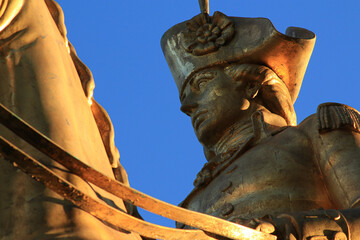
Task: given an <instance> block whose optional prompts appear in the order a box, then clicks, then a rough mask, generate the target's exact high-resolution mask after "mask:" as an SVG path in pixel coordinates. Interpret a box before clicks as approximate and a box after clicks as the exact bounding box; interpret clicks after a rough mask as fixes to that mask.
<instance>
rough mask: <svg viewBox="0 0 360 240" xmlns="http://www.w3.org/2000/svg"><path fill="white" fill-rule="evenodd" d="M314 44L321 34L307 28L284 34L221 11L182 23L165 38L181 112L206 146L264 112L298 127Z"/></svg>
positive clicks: (261, 22)
mask: <svg viewBox="0 0 360 240" xmlns="http://www.w3.org/2000/svg"><path fill="white" fill-rule="evenodd" d="M314 43H315V35H314V34H313V33H312V32H310V31H308V30H305V29H302V28H295V27H291V28H288V30H287V31H286V35H284V34H281V33H279V32H278V31H277V30H276V29H275V28H274V26H273V25H272V24H271V22H270V21H269V20H268V19H264V18H238V17H227V16H225V15H224V14H222V13H220V12H215V13H214V15H213V16H212V17H210V16H209V15H207V14H205V13H202V14H199V15H197V16H195V17H194V18H192V19H191V20H189V21H186V22H183V23H180V24H177V25H175V26H174V27H172V28H171V29H169V30H168V31H167V32H166V33H165V34H164V36H163V37H162V40H161V46H162V49H163V52H164V55H165V57H166V60H167V62H168V64H169V67H170V69H171V72H172V74H173V77H174V79H175V82H176V84H177V87H178V89H179V93H180V100H181V104H182V107H181V110H182V111H184V112H185V113H186V114H188V115H190V116H191V118H192V124H193V126H194V129H195V133H196V135H197V137H198V138H199V140H200V142H202V143H203V144H204V145H207V144H208V143H209V144H211V142H213V141H215V140H214V139H218V138H219V137H221V135H222V134H223V131H225V129H227V128H229V126H231V125H232V124H234V123H236V122H238V121H239V119H245V118H250V117H251V114H252V113H253V112H254V111H257V110H259V109H264V110H267V111H270V112H272V113H275V114H277V115H279V116H281V117H283V118H284V119H285V121H286V123H287V124H288V125H295V124H296V117H295V113H294V109H293V106H292V105H293V103H294V102H295V100H296V98H297V95H298V93H299V91H300V86H301V83H302V79H303V77H304V74H305V70H306V67H307V64H308V61H309V59H310V56H311V53H312V49H313V46H314ZM206 142H208V143H206Z"/></svg>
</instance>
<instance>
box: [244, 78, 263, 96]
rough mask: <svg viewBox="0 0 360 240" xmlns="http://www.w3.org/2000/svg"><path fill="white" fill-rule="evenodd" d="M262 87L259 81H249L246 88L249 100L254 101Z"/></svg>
mask: <svg viewBox="0 0 360 240" xmlns="http://www.w3.org/2000/svg"><path fill="white" fill-rule="evenodd" d="M260 87H261V83H259V82H258V81H251V80H250V81H248V82H247V86H246V96H247V99H253V98H255V97H256V95H257V94H258V92H259V90H260Z"/></svg>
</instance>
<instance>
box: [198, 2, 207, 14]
mask: <svg viewBox="0 0 360 240" xmlns="http://www.w3.org/2000/svg"><path fill="white" fill-rule="evenodd" d="M199 5H200V10H201V13H207V14H209V0H199Z"/></svg>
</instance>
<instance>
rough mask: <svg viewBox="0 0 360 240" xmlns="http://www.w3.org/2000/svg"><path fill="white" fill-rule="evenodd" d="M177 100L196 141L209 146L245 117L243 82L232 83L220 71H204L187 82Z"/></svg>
mask: <svg viewBox="0 0 360 240" xmlns="http://www.w3.org/2000/svg"><path fill="white" fill-rule="evenodd" d="M180 100H181V105H182V106H181V111H183V112H184V113H186V114H187V115H189V116H190V117H191V123H192V125H193V127H194V130H195V134H196V136H197V138H198V139H199V141H200V142H201V143H202V144H204V145H206V146H212V145H213V144H215V143H216V142H217V141H218V140H219V138H221V137H222V136H223V135H224V134H227V132H228V130H230V128H231V126H232V125H233V124H234V123H236V122H237V121H239V120H240V119H241V118H243V117H244V114H245V112H246V109H247V107H246V106H245V105H246V103H248V101H247V100H246V81H235V80H233V79H232V78H231V77H229V76H228V75H226V74H225V73H224V70H223V69H222V68H212V69H205V70H203V71H201V72H198V73H197V74H196V75H195V76H194V77H193V78H192V79H191V80H190V81H189V82H188V84H187V86H186V87H185V89H184V92H183V94H182V96H180Z"/></svg>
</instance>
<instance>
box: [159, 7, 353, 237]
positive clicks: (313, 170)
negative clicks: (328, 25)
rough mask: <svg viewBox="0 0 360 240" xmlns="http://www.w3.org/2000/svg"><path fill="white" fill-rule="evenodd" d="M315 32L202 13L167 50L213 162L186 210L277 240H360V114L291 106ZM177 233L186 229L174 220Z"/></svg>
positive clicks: (175, 33) (168, 36)
mask: <svg viewBox="0 0 360 240" xmlns="http://www.w3.org/2000/svg"><path fill="white" fill-rule="evenodd" d="M314 43H315V34H313V33H312V32H311V31H308V30H306V29H303V28H296V27H290V28H288V29H287V31H286V34H285V35H284V34H281V33H279V32H278V31H277V30H276V29H275V28H274V27H273V25H272V24H271V22H270V21H269V20H268V19H264V18H240V17H228V16H226V15H225V14H223V13H221V12H215V13H214V14H213V15H212V16H209V15H208V14H207V13H201V14H199V15H197V16H195V17H193V18H192V19H190V20H188V21H186V22H183V23H179V24H177V25H175V26H174V27H172V28H171V29H169V30H168V31H167V32H166V33H165V34H164V36H163V38H162V42H161V45H162V49H163V52H164V55H165V58H166V60H167V62H168V64H169V67H170V69H171V72H172V74H173V77H174V79H175V82H176V85H177V87H178V90H179V97H180V102H181V111H183V112H184V113H185V114H186V115H188V116H190V118H191V123H192V126H193V128H194V131H195V135H196V136H197V138H198V140H199V142H200V143H201V144H202V146H203V148H204V152H205V157H206V159H207V163H206V164H205V165H204V166H203V168H202V169H201V170H200V172H199V173H198V174H197V177H196V179H195V181H194V186H195V188H194V189H193V191H192V192H191V193H190V194H189V195H188V196H187V197H186V198H185V200H184V201H183V202H182V203H181V204H180V206H182V207H184V208H188V209H191V210H194V211H199V212H202V213H206V214H209V215H213V216H217V217H220V218H223V219H226V220H229V221H232V222H236V223H239V224H242V225H246V226H249V227H253V228H255V229H257V230H259V231H263V232H266V233H272V234H275V235H276V236H278V237H279V239H360V238H359V237H360V225H359V224H360V210H359V206H360V188H359V185H358V183H359V182H360V179H359V172H360V113H359V112H358V111H357V110H356V109H354V108H352V107H350V106H347V105H344V104H340V103H324V104H321V105H319V106H318V108H317V112H316V113H315V114H313V115H311V116H309V117H307V118H306V119H305V120H304V121H302V122H301V123H299V124H297V121H296V114H295V110H294V107H293V104H294V102H295V100H296V98H297V96H298V93H299V90H300V87H301V83H302V80H303V77H304V73H305V70H306V67H307V64H308V61H309V58H310V55H311V53H312V50H313V47H314ZM177 226H178V227H179V228H187V226H185V225H184V224H181V223H178V224H177Z"/></svg>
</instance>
